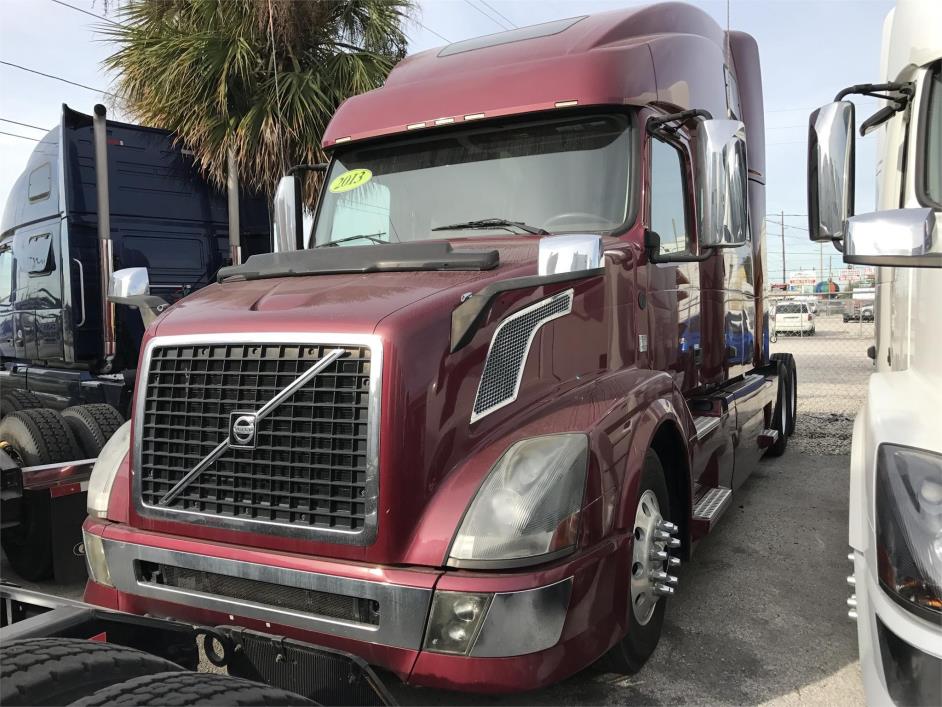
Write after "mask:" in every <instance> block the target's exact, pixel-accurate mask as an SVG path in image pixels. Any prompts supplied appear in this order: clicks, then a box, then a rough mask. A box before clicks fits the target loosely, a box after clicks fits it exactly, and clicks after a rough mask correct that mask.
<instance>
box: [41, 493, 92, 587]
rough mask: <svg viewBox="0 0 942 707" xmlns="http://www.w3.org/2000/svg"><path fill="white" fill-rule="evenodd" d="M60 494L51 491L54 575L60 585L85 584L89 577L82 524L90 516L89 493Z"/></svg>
mask: <svg viewBox="0 0 942 707" xmlns="http://www.w3.org/2000/svg"><path fill="white" fill-rule="evenodd" d="M76 486H78V484H76ZM58 491H59V490H58V489H56V488H52V489H50V490H49V493H50V495H51V496H52V498H51V499H50V501H51V503H52V514H51V518H50V522H51V524H52V573H53V576H54V577H55V579H56V582H57V583H58V584H72V583H75V582H84V581H85V580H86V579H87V577H88V574H87V570H86V569H85V547H84V545H83V544H82V523H84V522H85V516H86V515H88V511H87V510H86V505H87V498H88V493H87V492H86V491H79V490H72V492H70V493H62V492H58ZM57 492H58V493H57Z"/></svg>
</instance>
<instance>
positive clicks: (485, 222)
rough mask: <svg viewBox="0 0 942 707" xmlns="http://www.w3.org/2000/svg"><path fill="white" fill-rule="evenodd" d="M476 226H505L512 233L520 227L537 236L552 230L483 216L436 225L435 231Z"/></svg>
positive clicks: (545, 234) (548, 233)
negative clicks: (473, 219) (472, 219)
mask: <svg viewBox="0 0 942 707" xmlns="http://www.w3.org/2000/svg"><path fill="white" fill-rule="evenodd" d="M474 228H482V229H483V228H503V229H506V230H508V231H510V232H511V233H513V229H515V228H519V229H520V230H521V231H524V232H525V233H532V234H534V235H537V236H548V235H550V232H549V231H547V230H545V229H542V228H537V227H536V226H530V225H527V224H525V223H524V222H523V221H508V220H507V219H505V218H482V219H479V220H477V221H465V222H464V223H453V224H451V225H450V226H436V227H435V228H433V229H432V230H433V231H463V230H465V229H474Z"/></svg>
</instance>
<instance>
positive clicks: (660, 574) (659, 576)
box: [650, 570, 670, 582]
mask: <svg viewBox="0 0 942 707" xmlns="http://www.w3.org/2000/svg"><path fill="white" fill-rule="evenodd" d="M650 576H651V579H653V580H654V581H655V582H666V581H667V578H668V577H669V576H670V575H669V574H667V572H664V571H662V570H651V575H650Z"/></svg>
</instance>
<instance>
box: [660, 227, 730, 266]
mask: <svg viewBox="0 0 942 707" xmlns="http://www.w3.org/2000/svg"><path fill="white" fill-rule="evenodd" d="M660 250H661V237H660V236H659V235H658V234H657V233H655V232H654V231H651V230H647V231H645V232H644V252H645V254H646V255H647V256H648V262H650V263H657V264H662V263H702V262H703V261H705V260H706V259H707V258H709V257H710V256H711V255H713V253H715V252H716V248H703V249H702V251H701V252H700V254H699V255H693V254H692V253H665V254H664V255H661V253H660Z"/></svg>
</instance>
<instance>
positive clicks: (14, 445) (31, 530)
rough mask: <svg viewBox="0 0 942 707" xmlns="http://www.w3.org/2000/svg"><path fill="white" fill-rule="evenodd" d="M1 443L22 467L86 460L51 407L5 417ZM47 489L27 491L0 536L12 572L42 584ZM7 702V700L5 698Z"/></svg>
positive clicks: (48, 558)
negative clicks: (17, 513) (15, 515)
mask: <svg viewBox="0 0 942 707" xmlns="http://www.w3.org/2000/svg"><path fill="white" fill-rule="evenodd" d="M0 443H5V446H6V451H7V452H9V453H10V454H11V456H12V457H13V458H14V460H15V461H16V462H17V463H18V464H19V465H20V466H24V467H25V466H38V465H40V464H53V463H55V462H66V461H72V460H74V459H79V458H81V451H80V450H79V448H78V445H77V444H76V442H75V438H74V437H73V436H72V432H71V430H69V426H68V425H67V424H66V423H65V420H64V419H63V418H62V416H61V415H59V413H57V412H56V411H55V410H49V409H48V408H36V409H33V410H19V411H17V412H14V413H11V414H9V415H7V416H6V417H4V418H3V420H2V421H0ZM50 504H51V501H50V497H49V492H48V491H26V492H24V493H23V499H22V501H21V502H20V522H19V524H18V525H16V526H14V527H11V528H6V529H5V530H4V531H3V533H2V534H0V545H2V546H3V550H4V551H5V552H6V554H7V559H9V560H10V565H12V567H13V570H14V571H15V572H16V573H17V574H18V575H20V577H22V578H23V579H25V580H27V581H30V582H38V581H40V580H42V579H46V578H48V577H51V576H52V520H51V516H52V509H51V506H50ZM0 702H2V700H0Z"/></svg>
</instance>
